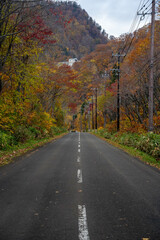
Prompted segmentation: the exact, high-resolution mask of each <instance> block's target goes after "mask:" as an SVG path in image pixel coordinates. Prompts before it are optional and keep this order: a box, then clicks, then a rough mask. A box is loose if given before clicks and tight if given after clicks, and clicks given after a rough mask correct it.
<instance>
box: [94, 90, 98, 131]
mask: <svg viewBox="0 0 160 240" xmlns="http://www.w3.org/2000/svg"><path fill="white" fill-rule="evenodd" d="M95 90H96V99H95V129H97V91H98V89H97V88H96V89H95Z"/></svg>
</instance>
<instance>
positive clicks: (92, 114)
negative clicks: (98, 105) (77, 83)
mask: <svg viewBox="0 0 160 240" xmlns="http://www.w3.org/2000/svg"><path fill="white" fill-rule="evenodd" d="M93 104H94V102H93V95H92V130H93V129H94V109H93Z"/></svg>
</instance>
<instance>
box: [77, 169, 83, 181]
mask: <svg viewBox="0 0 160 240" xmlns="http://www.w3.org/2000/svg"><path fill="white" fill-rule="evenodd" d="M77 182H78V183H82V170H81V169H78V171H77Z"/></svg>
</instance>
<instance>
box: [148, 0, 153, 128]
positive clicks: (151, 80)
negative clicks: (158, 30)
mask: <svg viewBox="0 0 160 240" xmlns="http://www.w3.org/2000/svg"><path fill="white" fill-rule="evenodd" d="M154 28H155V0H153V1H152V17H151V46H150V49H151V52H150V54H151V55H150V79H149V104H148V109H149V129H148V130H149V131H150V132H152V131H153V87H154V78H153V74H154V73H153V70H154V69H153V66H154Z"/></svg>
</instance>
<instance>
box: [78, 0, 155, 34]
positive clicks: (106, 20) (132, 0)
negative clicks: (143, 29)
mask: <svg viewBox="0 0 160 240" xmlns="http://www.w3.org/2000/svg"><path fill="white" fill-rule="evenodd" d="M76 2H77V3H78V4H79V5H81V7H82V9H85V10H86V12H87V13H88V14H89V16H90V17H92V18H93V20H95V21H96V22H97V23H98V24H99V25H100V26H101V27H102V28H103V29H104V30H105V31H106V33H108V34H109V35H114V36H115V37H118V36H120V35H121V34H123V33H127V32H129V29H130V27H131V24H132V22H133V19H134V17H135V15H136V12H137V10H138V7H139V4H140V2H142V1H140V0H76ZM150 2H151V0H150ZM144 22H145V20H144V21H142V23H141V25H144Z"/></svg>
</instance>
